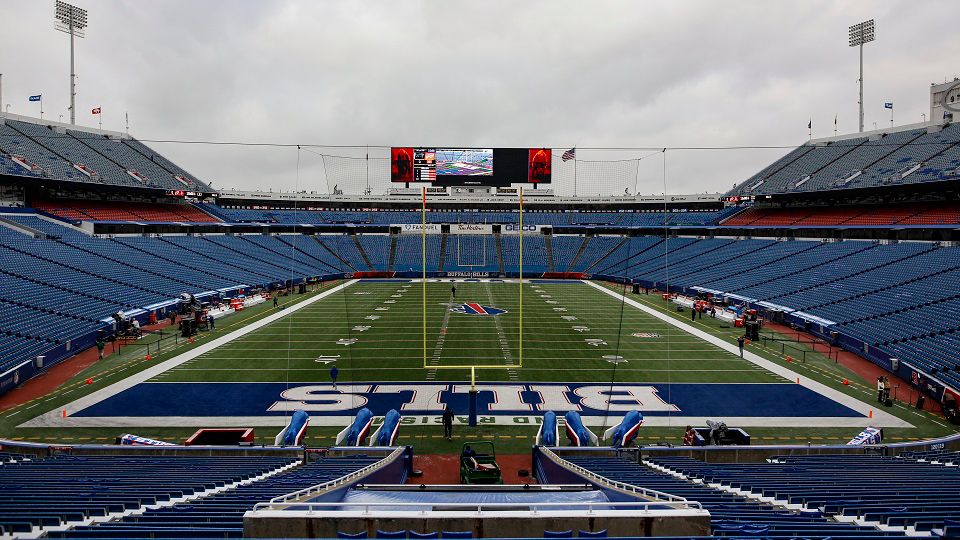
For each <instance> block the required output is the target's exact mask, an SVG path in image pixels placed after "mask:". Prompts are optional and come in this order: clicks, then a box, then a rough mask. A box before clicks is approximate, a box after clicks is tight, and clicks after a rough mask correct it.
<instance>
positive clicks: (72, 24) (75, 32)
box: [54, 0, 87, 124]
mask: <svg viewBox="0 0 960 540" xmlns="http://www.w3.org/2000/svg"><path fill="white" fill-rule="evenodd" d="M54 16H55V17H56V19H57V24H56V26H55V28H56V29H57V30H59V31H61V32H65V33H67V34H70V123H71V124H76V123H77V103H76V99H77V85H76V82H77V74H76V72H75V71H74V69H73V38H75V37H81V38H82V37H83V36H84V33H83V29H84V28H86V27H87V10H85V9H80V8H78V7H77V6H74V5H71V4H68V3H66V2H61V1H60V0H57V7H56V12H55V15H54Z"/></svg>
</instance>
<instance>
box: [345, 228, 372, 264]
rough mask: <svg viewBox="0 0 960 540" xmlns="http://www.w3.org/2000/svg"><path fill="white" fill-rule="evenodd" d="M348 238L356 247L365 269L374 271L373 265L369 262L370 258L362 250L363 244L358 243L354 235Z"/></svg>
mask: <svg viewBox="0 0 960 540" xmlns="http://www.w3.org/2000/svg"><path fill="white" fill-rule="evenodd" d="M350 238H352V239H353V243H354V244H356V246H357V251H358V252H359V253H360V257H362V258H363V262H365V263H366V264H367V269H369V270H376V268H374V266H373V263H371V262H370V257H369V256H368V255H367V252H366V251H364V249H363V244H361V243H360V239H359V238H358V237H357V235H355V234H351V235H350Z"/></svg>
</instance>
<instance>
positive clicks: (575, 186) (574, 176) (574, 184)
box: [573, 154, 577, 197]
mask: <svg viewBox="0 0 960 540" xmlns="http://www.w3.org/2000/svg"><path fill="white" fill-rule="evenodd" d="M573 196H574V197H576V196H577V156H576V154H574V156H573Z"/></svg>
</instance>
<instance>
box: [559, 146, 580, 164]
mask: <svg viewBox="0 0 960 540" xmlns="http://www.w3.org/2000/svg"><path fill="white" fill-rule="evenodd" d="M576 157H577V149H576V147H574V148H571V149H569V150H567V151H566V152H564V153H563V155H562V156H560V159H561V160H562V161H570V160H571V159H576Z"/></svg>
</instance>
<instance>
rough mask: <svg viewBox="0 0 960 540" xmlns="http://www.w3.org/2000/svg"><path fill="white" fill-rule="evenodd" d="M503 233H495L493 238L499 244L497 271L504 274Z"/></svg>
mask: <svg viewBox="0 0 960 540" xmlns="http://www.w3.org/2000/svg"><path fill="white" fill-rule="evenodd" d="M501 237H502V235H501V234H499V233H498V234H494V235H493V240H494V242H495V244H496V246H497V273H498V274H501V275H502V274H503V243H502V242H501V241H500V239H501Z"/></svg>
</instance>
